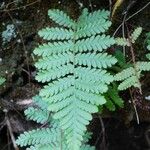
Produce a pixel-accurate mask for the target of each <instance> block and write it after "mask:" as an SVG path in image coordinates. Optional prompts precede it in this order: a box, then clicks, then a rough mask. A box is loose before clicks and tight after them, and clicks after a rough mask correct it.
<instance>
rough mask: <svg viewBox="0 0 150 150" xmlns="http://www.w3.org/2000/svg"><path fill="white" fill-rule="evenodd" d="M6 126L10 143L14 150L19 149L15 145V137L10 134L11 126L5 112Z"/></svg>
mask: <svg viewBox="0 0 150 150" xmlns="http://www.w3.org/2000/svg"><path fill="white" fill-rule="evenodd" d="M6 125H7V128H8V130H9V134H10V137H11V141H12V143H13V147H14V149H15V150H19V148H18V146H17V144H16V142H15V141H16V140H15V137H14V135H13V132H12V128H11V124H10V121H9V118H8V116H7V112H6Z"/></svg>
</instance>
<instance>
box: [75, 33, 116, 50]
mask: <svg viewBox="0 0 150 150" xmlns="http://www.w3.org/2000/svg"><path fill="white" fill-rule="evenodd" d="M113 44H115V40H114V38H112V37H110V36H105V35H97V36H91V37H90V38H86V39H82V40H79V41H77V42H76V44H75V51H76V52H86V51H92V50H94V51H100V52H101V51H102V50H104V49H107V48H108V47H110V46H111V45H113Z"/></svg>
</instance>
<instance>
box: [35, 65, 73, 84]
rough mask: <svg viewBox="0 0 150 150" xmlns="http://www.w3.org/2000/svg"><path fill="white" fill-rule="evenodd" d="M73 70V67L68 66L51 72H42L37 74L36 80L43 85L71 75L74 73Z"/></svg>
mask: <svg viewBox="0 0 150 150" xmlns="http://www.w3.org/2000/svg"><path fill="white" fill-rule="evenodd" d="M73 69H74V67H73V65H71V64H68V65H63V66H61V67H58V68H55V69H51V70H42V71H40V72H38V73H37V75H36V80H37V81H39V82H43V83H44V82H48V81H51V80H53V79H55V78H60V77H63V76H65V75H67V74H69V73H73Z"/></svg>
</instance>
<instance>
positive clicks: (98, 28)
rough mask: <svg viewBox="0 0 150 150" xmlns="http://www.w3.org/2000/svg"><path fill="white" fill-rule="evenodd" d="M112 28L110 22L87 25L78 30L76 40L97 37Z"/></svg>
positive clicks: (101, 21)
mask: <svg viewBox="0 0 150 150" xmlns="http://www.w3.org/2000/svg"><path fill="white" fill-rule="evenodd" d="M110 26H111V22H110V21H106V20H100V21H99V22H95V23H93V22H91V23H89V24H86V25H85V26H84V27H82V28H78V29H77V33H76V39H79V38H82V37H87V36H92V35H96V34H98V33H104V32H105V31H106V30H108V28H109V27H110Z"/></svg>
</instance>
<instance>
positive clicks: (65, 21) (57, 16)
mask: <svg viewBox="0 0 150 150" xmlns="http://www.w3.org/2000/svg"><path fill="white" fill-rule="evenodd" d="M48 15H49V17H50V18H51V19H52V20H53V21H54V22H56V23H58V24H59V25H60V26H64V27H68V28H73V29H74V28H75V27H76V23H75V22H74V21H73V20H72V19H70V17H69V16H67V14H65V13H64V12H63V11H60V10H58V9H51V10H49V11H48Z"/></svg>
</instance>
